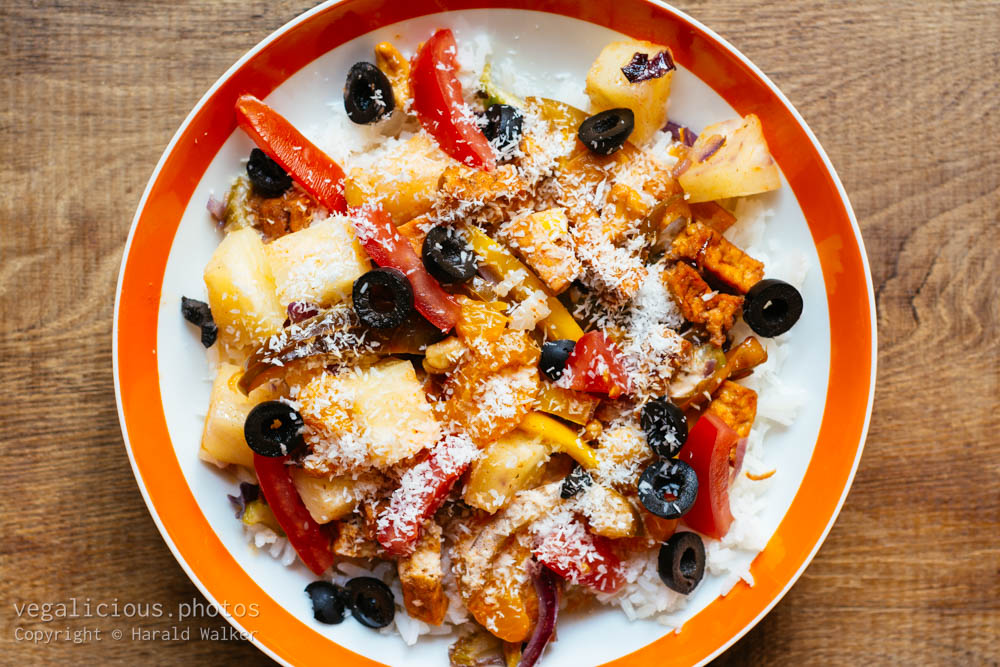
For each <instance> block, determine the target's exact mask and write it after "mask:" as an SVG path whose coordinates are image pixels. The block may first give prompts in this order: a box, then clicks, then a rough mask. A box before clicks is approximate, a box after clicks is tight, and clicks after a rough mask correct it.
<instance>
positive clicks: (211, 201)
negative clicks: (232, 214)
mask: <svg viewBox="0 0 1000 667" xmlns="http://www.w3.org/2000/svg"><path fill="white" fill-rule="evenodd" d="M205 208H207V209H208V212H209V213H211V214H212V217H213V218H215V220H216V221H217V222H222V221H223V220H225V219H226V203H225V202H221V201H219V200H218V199H216V198H215V197H214V196H213V195H209V196H208V201H207V202H205Z"/></svg>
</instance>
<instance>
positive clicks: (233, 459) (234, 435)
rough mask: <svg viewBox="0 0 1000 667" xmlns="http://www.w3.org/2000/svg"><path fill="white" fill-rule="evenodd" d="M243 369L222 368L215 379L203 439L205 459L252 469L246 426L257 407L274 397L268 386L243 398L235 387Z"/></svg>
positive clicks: (231, 366)
mask: <svg viewBox="0 0 1000 667" xmlns="http://www.w3.org/2000/svg"><path fill="white" fill-rule="evenodd" d="M242 371H243V369H241V368H240V367H239V366H234V365H233V364H222V366H221V367H220V368H219V374H218V375H216V376H215V382H214V384H213V385H212V394H211V398H209V403H208V414H207V415H206V416H205V428H204V430H203V431H202V435H201V451H202V454H203V458H206V459H208V460H209V461H212V462H219V463H232V464H236V465H241V466H246V467H247V468H253V452H252V451H251V450H250V447H249V445H247V441H246V439H245V438H244V437H243V423H244V422H245V421H246V419H247V415H248V414H250V410H252V409H253V406H255V405H256V404H258V403H261V402H263V401H267V400H270V399H272V398H274V397H275V395H274V392H272V391H271V390H270V388H268V386H267V385H265V386H263V387H259V388H258V389H255V390H254V391H252V392H250V395H249V396H244V395H243V392H241V391H240V390H239V387H237V385H236V383H237V381H238V380H239V377H240V374H241V373H242Z"/></svg>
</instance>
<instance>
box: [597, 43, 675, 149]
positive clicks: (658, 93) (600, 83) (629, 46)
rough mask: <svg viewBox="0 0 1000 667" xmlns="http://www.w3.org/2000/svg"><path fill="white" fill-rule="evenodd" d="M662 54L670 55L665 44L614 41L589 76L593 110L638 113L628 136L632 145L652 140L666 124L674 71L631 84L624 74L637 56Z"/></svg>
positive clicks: (602, 54) (651, 57)
mask: <svg viewBox="0 0 1000 667" xmlns="http://www.w3.org/2000/svg"><path fill="white" fill-rule="evenodd" d="M661 51H667V52H668V53H669V52H670V49H668V48H667V47H665V46H663V45H662V44H654V43H652V42H643V41H640V40H635V39H629V40H625V41H621V42H611V43H610V44H608V45H607V46H605V47H604V49H603V50H602V51H601V53H600V55H598V56H597V60H595V61H594V64H593V65H591V66H590V71H589V72H588V73H587V95H589V96H590V102H591V105H592V106H593V108H594V111H595V112H597V111H604V110H606V109H614V108H618V107H626V108H628V109H631V110H632V113H634V114H635V129H634V130H633V131H632V134H631V136H629V141H631V142H632V143H633V144H636V145H641V144H644V143H645V142H647V141H649V140H650V138H651V137H652V136H653V135H654V134H655V133H656V131H657V130H659V129H660V128H662V127H663V126H664V125H665V124H666V122H667V99H668V98H669V97H670V81H671V79H673V77H674V72H673V70H671V71H669V72H667V73H666V74H664V75H663V76H661V77H658V78H656V79H649V80H648V81H637V82H636V83H629V80H628V79H626V78H625V75H624V74H622V67H625V66H626V65H628V64H629V62H631V60H632V56H634V55H635V54H636V53H645V54H646V55H647V56H649V58H650V60H652V59H653V57H654V56H656V54H657V53H659V52H661Z"/></svg>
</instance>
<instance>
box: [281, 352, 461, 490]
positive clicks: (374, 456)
mask: <svg viewBox="0 0 1000 667" xmlns="http://www.w3.org/2000/svg"><path fill="white" fill-rule="evenodd" d="M299 405H300V411H301V413H302V418H303V419H304V420H305V422H306V424H307V425H308V426H309V427H310V428H311V429H312V430H313V433H312V434H308V435H307V440H314V444H315V445H316V447H314V449H316V450H317V451H322V452H325V456H327V457H328V458H330V459H331V461H330V463H331V465H330V466H329V468H330V469H333V470H348V469H352V468H353V469H358V468H363V467H367V466H372V465H374V466H376V467H382V468H384V467H387V466H391V465H393V464H394V463H398V462H399V461H402V460H403V459H406V458H409V457H411V456H413V455H414V454H416V453H417V452H420V451H422V450H423V449H426V448H427V447H430V446H431V445H433V444H434V443H436V442H437V441H438V440H439V439H440V437H441V428H440V426H439V425H438V423H437V421H436V420H435V419H434V415H433V414H432V412H431V406H430V404H429V403H428V402H427V398H426V397H425V395H424V390H423V387H422V386H421V384H420V382H419V381H418V380H417V374H416V372H415V371H414V370H413V365H412V364H411V363H410V362H409V361H406V360H399V359H391V360H386V361H383V362H381V363H379V364H376V365H375V366H371V367H370V368H367V369H365V370H364V371H361V372H350V373H344V374H342V375H331V374H329V373H324V374H323V375H319V376H316V377H315V378H313V379H312V380H311V381H310V382H309V384H307V385H306V386H305V387H303V388H302V390H301V391H300V392H299ZM348 441H349V445H345V446H348V447H349V449H350V451H349V452H348V451H340V448H338V446H337V443H338V442H343V443H348ZM358 442H360V443H361V444H362V445H363V446H364V447H365V449H366V451H365V452H364V456H363V457H359V456H358V453H357V448H356V445H357V444H358ZM314 456H315V455H314ZM362 458H363V459H364V460H361V459H362ZM316 469H319V466H316Z"/></svg>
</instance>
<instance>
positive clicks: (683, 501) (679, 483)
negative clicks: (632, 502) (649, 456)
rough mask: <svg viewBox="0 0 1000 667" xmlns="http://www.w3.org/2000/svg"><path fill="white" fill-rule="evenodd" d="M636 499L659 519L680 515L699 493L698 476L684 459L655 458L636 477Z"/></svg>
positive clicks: (677, 517)
mask: <svg viewBox="0 0 1000 667" xmlns="http://www.w3.org/2000/svg"><path fill="white" fill-rule="evenodd" d="M638 490H639V500H640V501H641V502H642V505H643V507H645V508H646V509H647V510H648V511H649V512H650V513H652V514H655V515H656V516H658V517H660V518H661V519H679V518H681V517H682V516H684V515H685V514H687V513H688V512H689V511H690V510H691V507H692V506H693V505H694V503H695V498H696V497H697V495H698V476H697V475H696V474H695V471H694V470H693V469H692V468H691V466H689V465H688V464H687V463H685V462H684V461H678V460H676V459H660V460H658V461H654V462H653V463H652V464H650V466H649V467H648V468H646V470H645V471H644V472H643V473H642V477H640V478H639V487H638Z"/></svg>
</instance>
